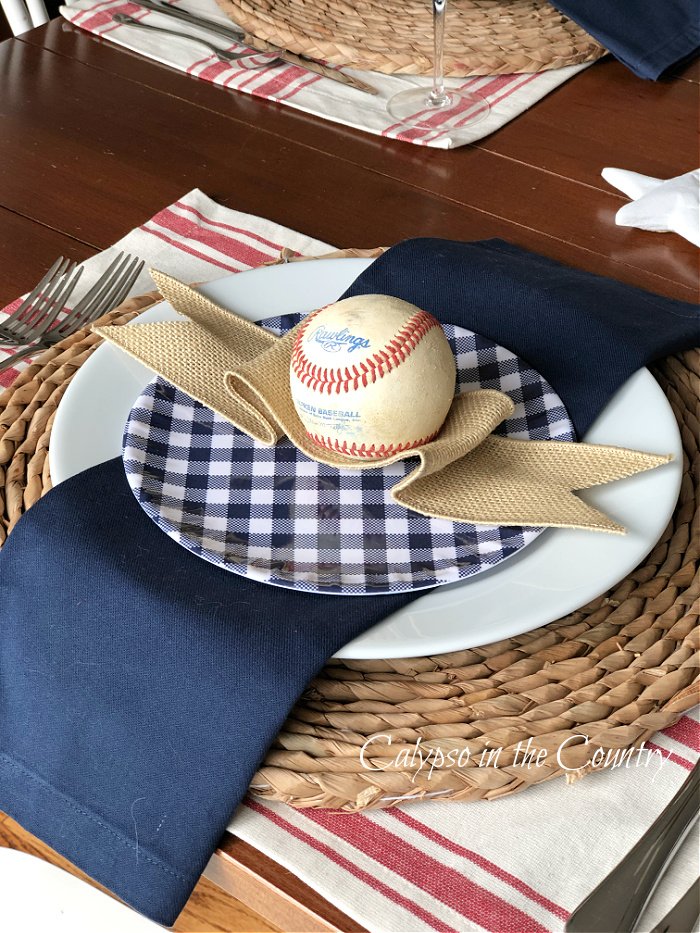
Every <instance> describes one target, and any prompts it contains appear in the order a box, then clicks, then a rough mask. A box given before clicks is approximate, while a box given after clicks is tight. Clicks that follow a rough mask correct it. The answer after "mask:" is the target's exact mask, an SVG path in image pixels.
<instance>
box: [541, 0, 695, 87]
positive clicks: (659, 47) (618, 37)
mask: <svg viewBox="0 0 700 933" xmlns="http://www.w3.org/2000/svg"><path fill="white" fill-rule="evenodd" d="M554 6H556V8H557V9H558V10H561V11H562V13H566V15H567V16H568V17H570V18H571V19H572V20H574V22H575V23H578V24H579V26H582V27H583V28H584V29H585V30H586V32H588V33H590V35H592V36H594V37H595V38H596V39H597V40H598V41H599V42H600V43H601V45H604V46H605V48H606V49H607V50H608V51H609V52H612V54H613V55H614V56H615V58H618V59H619V60H620V61H621V62H622V64H623V65H626V66H627V67H628V68H629V69H631V70H632V71H633V72H634V73H635V74H637V75H639V77H640V78H651V79H652V80H656V79H657V78H659V77H661V75H662V74H663V73H664V72H665V71H667V70H668V69H669V68H671V67H672V66H673V65H677V64H679V63H681V62H683V61H686V60H688V59H690V58H692V57H694V56H695V55H697V53H698V49H700V11H699V10H698V4H697V2H696V0H665V2H664V3H654V2H650V0H641V2H640V0H623V2H622V3H619V2H618V3H601V2H600V0H554Z"/></svg>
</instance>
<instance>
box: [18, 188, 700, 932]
mask: <svg viewBox="0 0 700 933" xmlns="http://www.w3.org/2000/svg"><path fill="white" fill-rule="evenodd" d="M285 246H286V247H289V248H290V249H292V250H294V251H296V252H298V253H300V254H302V255H318V254H321V253H323V252H328V251H329V250H330V249H332V247H331V246H329V245H328V244H326V243H322V242H320V241H318V240H313V239H310V238H309V237H305V236H303V235H302V234H299V233H296V232H294V231H292V230H289V229H287V228H285V227H280V226H279V225H277V224H274V223H271V222H270V221H266V220H264V219H262V218H259V217H254V216H252V215H250V214H243V213H240V212H238V211H232V210H229V209H228V208H223V207H221V206H219V205H217V204H215V203H214V202H213V201H211V200H210V199H209V198H207V197H206V196H205V195H204V194H202V192H200V191H192V192H190V193H189V194H187V195H185V196H184V197H183V198H181V199H180V200H179V201H177V202H176V203H175V204H172V205H170V206H169V207H166V208H165V209H163V210H161V211H159V212H158V213H157V214H156V215H155V216H154V217H152V218H151V219H150V220H148V221H146V223H144V224H142V226H140V227H139V228H138V229H136V230H133V231H131V233H129V234H127V236H125V237H124V238H123V239H122V240H120V241H119V243H117V244H115V246H114V247H111V248H110V249H109V250H107V251H105V252H104V253H100V254H99V255H97V256H95V257H93V258H92V259H90V260H88V262H87V263H85V273H84V275H83V279H84V281H81V285H80V288H81V291H80V293H79V294H78V295H77V296H76V297H77V298H79V297H80V294H81V293H82V291H83V290H84V289H86V288H88V287H89V285H90V283H91V282H92V281H94V280H95V278H96V277H97V276H99V274H100V273H101V272H102V271H103V270H104V268H106V266H107V264H108V263H109V261H110V259H111V258H112V257H113V255H114V252H115V250H118V249H123V250H128V251H130V252H133V253H137V254H138V255H140V256H141V257H143V258H144V259H145V260H146V267H147V268H148V267H156V268H159V269H162V270H163V271H164V272H168V273H170V274H172V275H175V276H177V277H178V278H181V279H185V280H189V281H206V280H209V279H214V278H218V277H220V276H222V275H226V274H228V273H234V272H239V271H243V270H245V269H249V268H251V267H254V266H258V265H260V264H261V263H263V262H267V261H268V260H270V259H274V258H276V257H277V255H278V254H279V251H280V249H281V248H282V247H285ZM41 272H42V270H37V279H38V278H39V276H40V274H41ZM153 287H154V285H153V282H152V281H151V279H150V277H149V276H148V274H147V273H146V272H144V273H143V275H142V276H141V278H140V279H139V281H138V282H137V283H136V284H135V286H134V289H133V294H139V293H143V292H146V291H150V290H152V289H153ZM11 307H12V306H11ZM0 353H2V350H0ZM21 365H22V366H24V365H26V364H24V363H23V364H21ZM3 376H4V382H5V384H7V383H8V382H9V381H10V380H11V378H12V377H13V373H12V372H10V373H5V374H3ZM2 378H3V377H2V376H0V379H2ZM647 749H649V750H650V755H649V756H646V755H643V756H641V757H640V760H639V761H638V762H637V764H634V763H633V764H631V765H629V766H627V767H621V768H618V769H616V770H611V771H607V772H603V773H599V774H593V775H589V776H588V777H586V778H584V779H582V780H579V781H576V782H575V783H573V784H571V785H567V784H566V782H565V781H564V780H561V779H559V780H555V781H552V782H549V783H547V784H541V785H538V786H536V787H533V788H531V789H530V790H528V791H525V792H523V793H521V794H515V795H513V796H510V797H504V798H502V799H500V800H495V801H492V802H489V803H485V802H477V803H441V802H440V801H439V800H437V799H435V800H432V801H427V802H421V803H417V804H413V805H411V804H403V805H402V806H400V807H398V808H396V809H394V810H377V811H370V812H367V813H359V814H343V813H336V812H332V811H322V810H294V809H292V808H291V807H286V806H284V805H281V804H272V805H271V804H267V803H265V802H263V801H260V800H256V799H250V800H248V801H247V802H246V803H244V804H243V805H242V806H241V808H240V809H239V811H238V813H236V814H235V816H234V817H233V819H232V822H231V825H230V829H231V831H232V832H234V833H235V834H236V835H237V836H240V837H241V838H243V839H245V840H246V841H247V842H250V843H251V844H252V845H254V846H256V847H257V848H259V849H260V850H261V851H263V852H264V853H266V854H267V855H269V856H270V857H271V858H272V859H274V860H276V861H277V862H279V863H281V864H283V865H284V866H285V867H286V868H288V869H289V870H290V871H292V872H294V874H296V875H298V876H299V877H300V878H302V880H304V881H305V882H306V883H307V884H309V885H310V886H311V887H313V888H315V889H316V890H317V891H319V892H320V893H321V894H322V895H323V896H324V897H325V898H326V899H327V900H329V901H331V902H332V903H333V904H335V905H336V906H337V907H339V908H340V909H341V910H342V911H343V912H344V913H346V914H348V915H349V916H352V917H353V918H355V919H356V920H357V921H358V922H359V923H360V924H362V925H363V926H365V927H367V928H368V929H369V930H372V931H374V930H377V931H395V933H399V931H402V933H403V931H409V930H421V931H429V930H436V931H472V930H488V931H493V933H507V931H512V933H535V931H559V930H563V928H564V924H565V921H566V918H567V917H568V915H569V914H570V913H571V911H572V910H573V909H574V908H575V907H576V905H577V904H578V903H579V902H580V901H581V900H583V898H584V897H585V896H586V895H587V894H588V893H589V892H590V891H591V890H592V889H593V888H594V887H595V886H596V885H597V884H598V882H599V881H600V880H601V879H602V878H603V877H604V876H605V875H606V874H607V873H608V872H609V871H610V870H611V869H612V868H613V866H614V865H615V864H616V863H617V862H618V861H619V860H620V858H621V857H622V856H623V855H624V854H625V853H626V852H627V851H628V850H629V849H630V848H631V847H632V846H633V845H634V843H635V842H636V841H637V839H638V838H639V837H640V836H641V835H642V833H643V832H644V831H645V830H646V829H647V828H648V827H649V826H650V825H651V823H652V822H653V821H654V819H655V818H656V817H657V816H658V814H659V813H660V812H661V810H662V809H663V808H664V806H665V805H666V804H667V803H668V801H669V800H670V799H671V797H672V796H673V794H674V793H675V792H676V790H677V789H678V788H679V787H680V785H681V784H682V782H683V780H684V779H685V778H686V776H687V774H688V772H689V770H690V769H691V768H692V766H693V764H694V763H695V762H696V760H697V759H698V756H699V755H700V722H699V717H698V710H697V709H696V710H693V711H691V713H690V714H688V715H685V716H684V717H683V718H682V719H681V720H680V721H679V722H678V723H677V724H676V725H675V726H673V727H672V728H670V729H667V730H665V732H663V733H660V734H658V735H657V736H655V737H654V740H653V742H651V743H647ZM697 844H698V835H697V833H695V834H691V836H690V837H689V838H688V839H687V840H686V841H685V843H684V845H683V848H682V849H681V850H680V852H679V854H678V855H677V857H676V859H675V861H674V863H673V865H672V867H671V869H670V871H669V872H668V874H667V876H666V877H665V879H664V880H663V881H662V883H661V885H660V887H659V889H658V891H657V893H656V894H655V896H654V898H653V900H652V902H651V904H650V905H649V907H648V909H647V911H646V912H645V916H644V919H643V922H642V924H641V925H640V926H639V927H638V929H639V930H640V931H647V930H650V929H651V928H652V927H653V926H654V925H655V924H656V923H657V922H658V921H659V920H660V919H661V917H662V916H663V915H664V914H665V913H666V912H667V910H668V909H669V908H670V907H671V906H672V905H673V904H674V903H675V902H676V901H677V900H678V899H679V898H680V896H681V895H682V894H683V893H684V892H685V890H686V889H687V888H688V887H689V886H690V884H691V882H692V881H693V880H694V878H695V877H696V876H697V874H698V870H699V866H698V856H697V851H698V846H697Z"/></svg>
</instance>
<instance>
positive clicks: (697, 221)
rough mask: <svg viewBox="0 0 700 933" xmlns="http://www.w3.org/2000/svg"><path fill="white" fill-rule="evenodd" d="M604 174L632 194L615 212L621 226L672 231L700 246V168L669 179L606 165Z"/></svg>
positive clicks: (617, 222) (610, 180)
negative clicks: (627, 201)
mask: <svg viewBox="0 0 700 933" xmlns="http://www.w3.org/2000/svg"><path fill="white" fill-rule="evenodd" d="M601 175H602V176H603V178H604V179H605V180H606V181H607V182H608V184H611V185H612V186H613V187H614V188H618V189H619V190H620V191H623V192H624V193H625V194H626V195H628V196H629V197H630V198H632V201H630V203H629V204H625V206H624V207H621V208H620V210H619V211H618V212H617V214H616V215H615V223H616V224H617V225H618V226H620V227H639V229H640V230H653V231H655V232H657V233H667V232H669V231H671V232H672V233H678V234H680V236H682V237H685V239H686V240H690V242H691V243H694V244H695V245H696V246H700V169H696V170H695V171H694V172H686V174H685V175H678V176H677V177H676V178H669V179H667V180H664V179H663V178H650V177H649V176H648V175H639V174H638V173H637V172H628V171H625V169H621V168H604V169H603V171H602V172H601Z"/></svg>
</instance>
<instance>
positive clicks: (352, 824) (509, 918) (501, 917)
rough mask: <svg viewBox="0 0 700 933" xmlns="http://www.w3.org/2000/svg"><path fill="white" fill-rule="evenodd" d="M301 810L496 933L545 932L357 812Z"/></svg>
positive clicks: (468, 881)
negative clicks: (496, 932) (496, 931)
mask: <svg viewBox="0 0 700 933" xmlns="http://www.w3.org/2000/svg"><path fill="white" fill-rule="evenodd" d="M299 812H300V815H301V816H303V817H305V818H306V819H308V820H310V821H312V822H314V823H317V824H318V825H319V826H322V827H323V828H324V829H326V830H328V832H330V833H333V835H335V836H338V838H340V839H344V840H345V842H349V843H350V845H353V846H355V848H356V849H357V850H358V851H360V852H362V854H363V855H366V856H369V858H372V859H374V860H375V861H376V862H379V864H380V865H384V866H385V867H386V868H388V869H390V871H393V872H395V873H396V874H397V875H400V876H401V877H402V878H405V879H406V880H407V881H410V883H411V884H414V885H416V886H417V887H418V888H420V889H421V890H422V891H425V893H426V894H429V895H430V896H431V897H434V898H436V899H437V900H439V901H441V902H442V903H443V904H445V905H446V906H447V907H450V908H451V909H452V910H455V911H457V912H458V913H460V914H461V915H462V916H463V917H466V918H467V919H468V920H471V921H472V922H473V923H478V924H479V926H483V927H485V928H486V929H487V930H498V933H526V931H527V933H546V929H545V927H543V926H541V925H540V924H539V923H538V922H537V921H536V920H535V919H534V918H533V917H530V916H529V915H528V914H526V913H525V912H524V911H522V910H520V909H519V908H518V907H515V906H514V905H513V904H509V903H508V901H506V900H504V899H503V898H501V897H498V895H496V894H493V893H492V892H491V891H488V890H487V889H486V888H483V887H482V886H481V885H479V884H476V883H475V882H474V881H471V880H470V879H469V878H468V877H467V876H466V875H465V874H463V873H462V872H459V871H456V870H455V869H454V868H450V867H449V866H448V865H445V864H443V863H442V862H439V861H438V860H437V859H436V858H433V857H432V856H430V855H426V853H425V852H421V850H420V849H418V848H416V847H415V846H412V845H411V844H410V843H408V842H406V840H405V839H401V838H400V837H399V836H396V835H395V834H394V833H391V832H389V830H386V829H384V828H383V827H381V826H379V825H378V824H377V823H374V822H373V821H372V820H369V819H368V818H367V817H366V816H363V815H362V814H359V813H352V814H344V813H337V812H336V813H333V812H328V811H326V810H302V811H299Z"/></svg>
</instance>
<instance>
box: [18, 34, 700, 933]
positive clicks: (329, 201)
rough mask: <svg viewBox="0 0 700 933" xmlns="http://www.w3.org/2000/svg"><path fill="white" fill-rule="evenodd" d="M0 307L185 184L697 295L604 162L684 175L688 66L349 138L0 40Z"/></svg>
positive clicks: (267, 869) (124, 69) (215, 91)
mask: <svg viewBox="0 0 700 933" xmlns="http://www.w3.org/2000/svg"><path fill="white" fill-rule="evenodd" d="M0 88H1V92H0V126H1V131H0V268H1V269H2V275H1V276H0V306H2V305H4V304H5V303H7V302H9V301H10V300H12V299H13V298H15V297H17V295H19V294H21V293H23V292H24V291H27V290H28V289H29V288H30V287H31V286H33V285H34V284H35V283H36V281H37V280H38V279H39V277H40V275H41V274H42V272H43V271H44V270H45V269H46V268H48V266H49V265H50V264H51V263H52V262H53V260H54V259H55V258H56V257H57V256H58V255H61V254H62V255H65V256H69V257H71V258H74V259H85V258H87V257H88V256H91V255H92V254H94V253H95V252H98V251H100V250H102V249H104V248H105V247H107V246H109V245H110V244H111V243H112V242H114V241H115V240H117V239H119V238H120V237H121V236H123V235H124V234H125V233H127V232H128V231H129V230H130V229H132V228H133V227H136V226H138V225H139V224H141V223H142V222H143V221H144V220H145V219H147V218H148V217H150V216H151V215H153V214H154V213H156V212H157V211H158V210H159V209H160V208H161V207H163V206H165V205H167V204H170V203H172V202H173V201H175V200H176V199H177V198H179V197H180V196H181V195H182V194H184V193H185V192H187V191H189V190H190V189H191V188H195V187H198V188H201V189H202V190H203V191H204V192H205V193H206V194H208V195H209V196H210V197H212V198H214V199H215V200H217V201H219V202H220V203H222V204H225V205H228V206H230V207H232V208H235V209H237V210H241V211H247V212H250V213H252V214H258V215H261V216H263V217H266V218H268V219H270V220H274V221H276V222H277V223H280V224H283V225H286V226H288V227H292V228H294V229H296V230H299V231H302V232H304V233H306V234H308V235H309V236H312V237H316V238H318V239H320V240H324V241H327V242H329V243H332V244H335V245H337V246H343V247H344V246H357V247H372V246H379V245H391V244H392V243H395V242H396V241H398V240H401V239H404V238H406V237H411V236H440V237H448V238H453V239H461V240H472V239H483V238H487V237H502V238H504V239H506V240H509V241H511V242H512V243H516V244H518V245H519V246H522V247H526V248H528V249H531V250H534V251H536V252H539V253H542V254H544V255H546V256H549V257H551V258H553V259H556V260H559V261H561V262H565V263H567V264H569V265H572V266H576V267H578V268H581V269H586V270H588V271H590V272H594V273H598V274H600V275H606V276H610V277H612V278H615V279H619V280H621V281H624V282H627V283H630V284H633V285H637V286H640V287H642V288H646V289H649V290H650V291H653V292H658V293H660V294H663V295H667V296H670V297H674V298H680V299H684V300H689V301H694V300H697V295H698V250H697V249H696V248H695V247H693V246H691V245H690V244H689V243H687V242H686V241H684V240H682V239H681V238H680V237H678V236H676V235H675V234H654V233H646V232H642V231H638V230H633V229H628V228H623V227H617V226H616V225H615V223H614V215H615V213H616V211H617V210H618V209H619V208H620V207H621V206H622V205H623V204H624V203H626V198H625V197H623V196H622V195H621V194H620V193H619V192H617V191H615V190H613V189H611V188H610V187H609V186H608V185H607V184H606V183H605V182H604V181H603V180H602V178H601V176H600V172H601V169H602V168H603V167H604V166H615V167H619V168H626V169H632V170H634V171H637V172H641V173H642V174H645V175H653V176H657V177H672V176H674V175H679V174H681V173H683V172H687V171H690V170H692V169H694V168H696V167H697V164H698V140H697V110H698V100H699V94H700V67H699V66H698V64H697V63H695V64H693V65H690V66H688V67H686V68H685V69H683V70H682V71H680V72H679V73H678V74H677V75H676V76H674V77H673V78H670V79H667V80H664V81H661V82H658V83H651V82H647V81H643V80H641V79H639V78H637V77H635V76H634V75H632V74H631V73H630V72H629V71H627V70H626V69H625V68H624V67H623V66H622V65H620V64H619V63H617V62H615V61H614V60H612V59H603V60H601V61H600V62H598V63H596V64H595V65H593V66H592V67H591V68H589V69H587V70H586V71H584V72H583V73H581V74H579V75H577V76H576V77H575V78H573V79H572V80H571V81H569V82H568V83H566V84H564V85H563V86H561V87H559V88H557V89H556V90H555V91H554V92H552V93H551V94H550V95H549V96H548V97H546V98H545V99H544V100H542V101H540V102H539V103H538V104H536V105H535V106H534V107H532V108H531V109H530V110H529V111H528V112H526V113H525V114H523V115H522V116H520V117H518V118H517V119H515V120H514V121H512V122H511V123H509V124H508V125H506V126H505V127H503V128H502V129H501V130H499V131H498V132H496V133H494V134H492V135H491V136H489V137H487V138H486V139H484V140H481V141H480V142H478V143H476V144H475V145H472V146H467V147H464V148H461V149H457V150H452V151H447V152H446V151H440V150H431V149H425V148H422V147H418V146H412V145H409V144H406V143H400V142H396V141H392V140H386V139H382V138H379V137H375V136H371V135H369V134H365V133H361V132H358V131H355V130H351V129H348V128H345V127H342V126H338V125H335V124H330V123H327V122H324V121H322V120H320V119H318V118H316V117H312V116H306V115H304V114H301V113H299V112H296V111H293V110H291V109H289V108H285V107H283V106H280V105H278V104H274V103H271V102H267V101H262V100H259V99H256V98H252V97H249V96H245V95H243V94H238V93H236V92H234V91H231V90H228V89H225V88H220V87H217V86H214V85H212V84H208V83H205V82H203V81H199V80H197V79H196V78H192V77H188V76H185V75H182V74H179V73H177V72H175V71H173V70H171V69H169V68H167V67H165V66H161V65H157V64H154V63H152V62H148V61H146V60H144V59H142V58H140V57H138V56H137V55H135V54H132V53H130V52H128V51H125V50H121V49H118V48H116V47H115V46H110V45H108V44H107V43H105V42H102V41H100V40H98V39H96V38H95V37H93V36H90V35H87V34H86V33H83V32H81V31H80V30H79V29H77V28H75V27H73V26H71V25H69V24H67V23H65V22H64V21H62V20H54V21H52V22H50V23H49V24H47V25H46V26H43V27H41V28H39V29H36V30H33V31H32V32H29V33H26V34H25V35H23V36H21V37H20V38H17V39H11V40H8V41H5V42H3V43H1V44H0ZM208 874H209V875H210V876H211V877H212V878H213V880H215V881H216V882H217V883H218V884H220V885H221V886H223V887H224V888H225V889H227V890H228V891H230V892H231V893H232V894H233V895H235V896H236V897H238V898H240V899H241V900H243V901H246V902H248V903H251V901H254V902H255V907H256V910H258V911H259V912H260V913H262V914H263V915H265V916H267V917H268V918H269V919H270V920H271V922H272V923H274V924H276V925H277V926H279V927H281V928H284V929H288V930H300V929H304V930H347V931H350V930H357V929H359V928H358V927H357V925H356V924H353V922H352V921H350V920H349V919H348V918H347V917H344V916H343V915H342V914H341V913H340V912H339V911H338V910H336V909H335V908H333V907H332V906H331V905H329V904H328V903H327V902H325V901H324V900H323V899H322V898H320V897H319V896H318V895H317V894H316V893H315V892H314V891H312V890H311V888H309V887H307V886H306V885H304V884H302V883H301V882H300V881H299V880H298V879H296V878H295V877H294V876H293V875H291V874H290V873H289V872H286V871H284V870H283V869H281V868H279V867H278V866H277V865H276V864H275V863H274V862H272V861H271V860H270V859H267V858H266V857H264V856H263V855H262V854H261V853H259V852H257V851H256V850H255V849H254V848H253V847H251V846H249V845H247V844H245V843H243V842H241V841H240V840H236V839H234V838H233V837H230V836H228V837H227V838H226V839H224V840H222V843H221V847H220V850H219V852H218V853H217V856H216V857H215V858H214V859H213V860H212V863H211V864H210V868H209V870H208Z"/></svg>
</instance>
